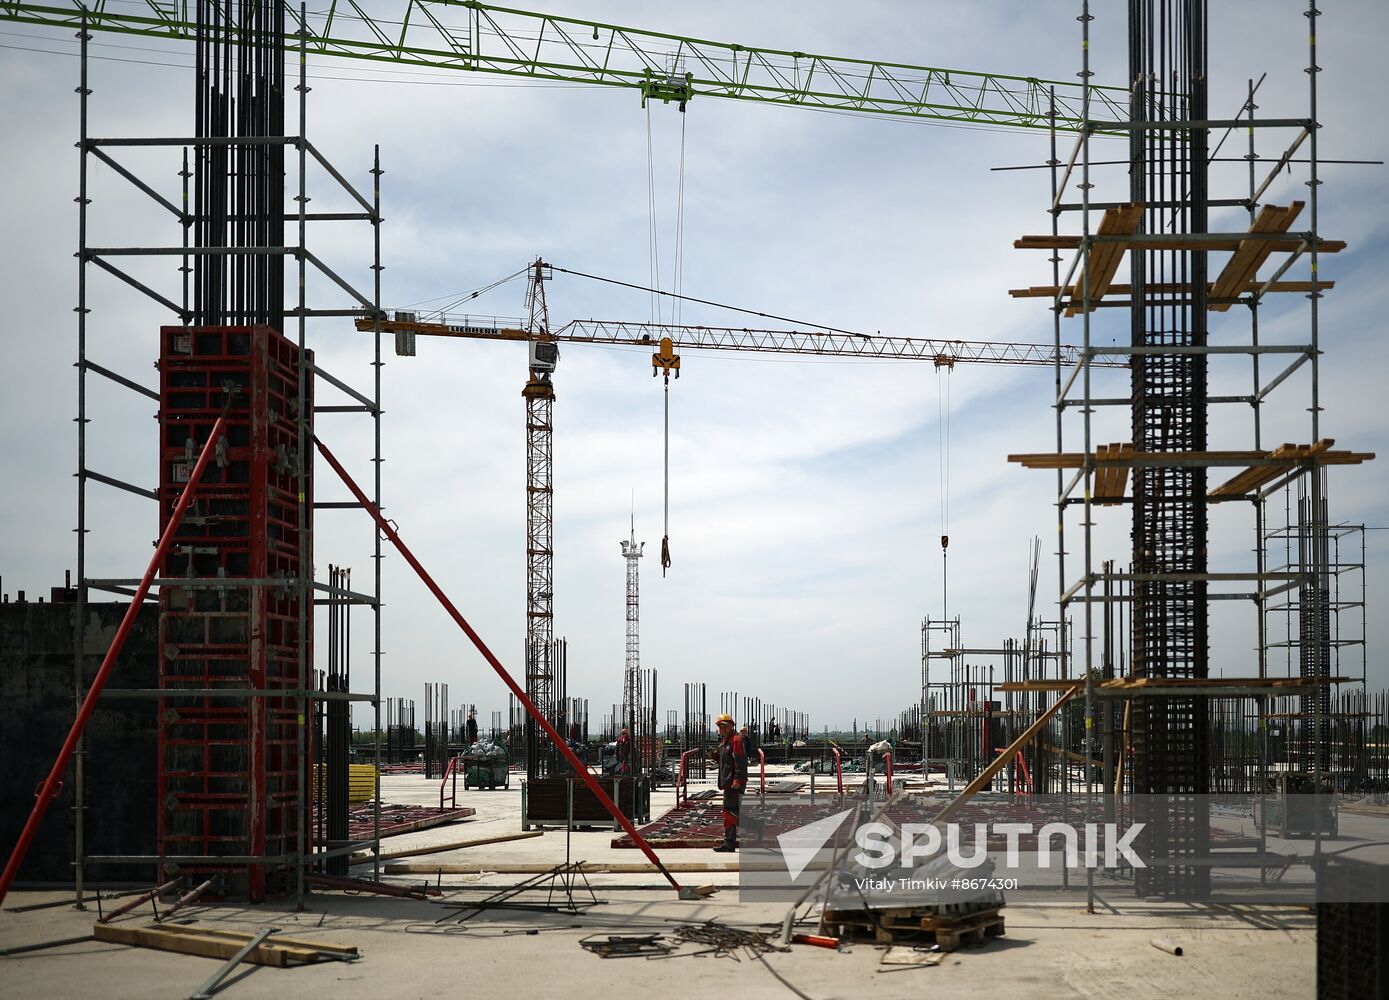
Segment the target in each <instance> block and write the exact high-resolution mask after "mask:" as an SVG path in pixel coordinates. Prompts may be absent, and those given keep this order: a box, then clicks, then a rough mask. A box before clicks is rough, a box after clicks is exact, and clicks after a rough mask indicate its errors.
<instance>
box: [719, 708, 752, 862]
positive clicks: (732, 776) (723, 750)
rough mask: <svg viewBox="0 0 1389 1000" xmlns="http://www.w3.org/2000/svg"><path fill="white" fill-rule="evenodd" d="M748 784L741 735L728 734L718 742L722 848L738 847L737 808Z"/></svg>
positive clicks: (744, 751) (745, 757) (746, 758)
mask: <svg viewBox="0 0 1389 1000" xmlns="http://www.w3.org/2000/svg"><path fill="white" fill-rule="evenodd" d="M747 784H748V755H747V751H746V750H745V749H744V747H743V737H742V735H741V734H739V733H737V732H736V731H735V732H730V733H729V734H728V735H727V736H725V737H724V738H723V739H722V740H721V741H720V742H719V789H720V790H721V791H722V792H723V847H724V849H725V850H732V849H733V848H736V847H737V846H738V807H739V806H740V805H742V801H743V789H745V788H746V787H747Z"/></svg>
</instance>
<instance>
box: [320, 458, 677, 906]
mask: <svg viewBox="0 0 1389 1000" xmlns="http://www.w3.org/2000/svg"><path fill="white" fill-rule="evenodd" d="M313 441H314V444H315V445H316V446H317V447H318V450H319V453H320V454H322V455H323V457H324V458H325V459H326V460H327V462H328V464H329V465H331V466H332V467H333V471H334V472H336V473H337V474H338V478H340V479H341V480H342V481H343V485H345V486H346V487H347V488H348V490H349V491H350V492H351V493H352V495H353V496H354V497H356V498H357V502H358V503H359V504H361V505H362V508H363V509H364V510H365V511H366V512H367V513H368V514H370V515H371V517H372V519H373V520H374V521H375V522H376V525H377V527H378V528H380V529H381V533H382V534H383V535H385V536H386V537H387V538H388V539H390V542H391V544H392V545H394V546H395V547H396V549H397V550H398V551H399V552H400V554H401V555H402V556H404V557H405V561H406V562H407V563H409V564H410V568H411V569H413V570H414V571H415V572H416V573H417V574H418V575H419V578H420V579H421V580H422V581H424V585H425V586H426V587H428V588H429V590H430V593H432V594H433V595H434V596H435V597H436V598H437V599H438V601H439V603H440V604H441V605H443V608H444V610H445V611H447V612H448V613H449V617H450V618H452V619H453V620H454V622H455V623H457V625H458V627H459V628H461V629H462V630H463V632H464V634H465V635H467V637H468V638H469V639H471V640H472V643H473V645H474V646H476V647H477V651H478V652H479V653H481V654H482V658H483V659H484V660H486V661H487V662H488V663H489V664H490V665H491V667H492V669H493V670H495V671H496V673H497V676H498V677H500V678H501V679H502V683H504V684H505V685H506V686H507V687H508V688H510V689H511V693H512V694H514V695H515V696H516V698H517V700H518V701H520V703H521V704H522V705H524V706H525V709H526V712H527V713H529V715H530V717H531V718H532V719H534V720H535V724H536V725H538V726H539V727H540V728H541V729H542V730H544V732H545V735H546V736H548V737H550V741H551V742H552V743H554V745H555V748H556V749H558V750H559V752H560V753H562V754H564V759H565V760H566V761H568V762H569V766H570V767H572V768H573V769H574V773H575V774H577V775H578V776H579V777H580V778H582V779H583V782H584V784H586V785H588V788H589V791H591V792H593V795H594V797H595V798H597V799H598V801H599V803H601V804H602V806H603V808H604V809H606V810H607V811H608V812H609V813H610V814H611V815H612V817H613V819H615V820H616V821H617V822H618V824H619V825H620V826H621V827H622V829H623V830H625V831H626V833H627V836H629V837H631V838H632V843H634V844H636V845H637V846H638V847H640V848H641V851H642V853H643V854H645V855H646V858H647V860H648V861H650V862H651V863H652V864H653V865H655V866H656V868H657V869H658V870H659V871H660V873H661V874H662V875H664V876H665V878H666V881H667V882H669V883H670V884H671V887H672V888H674V889H675V891H676V892H681V889H682V887H681V885H680V883H679V882H677V881H676V880H675V876H674V875H672V874H671V873H670V872H669V871H667V870H666V866H665V865H663V864H661V859H660V858H658V857H657V856H656V852H655V851H654V850H652V849H651V845H650V844H648V843H647V842H646V840H645V838H643V837H642V835H641V834H639V833H637V828H636V827H635V826H633V825H632V821H631V820H629V819H628V818H627V817H626V816H624V815H623V814H622V810H621V809H619V808H618V807H617V805H616V804H615V803H614V802H613V800H612V799H610V798H609V797H608V793H607V792H605V791H603V786H602V785H600V784H598V781H597V779H595V778H594V777H593V775H592V774H590V773H589V770H588V768H587V767H585V766H584V765H583V764H582V763H581V762H580V760H579V758H578V757H577V756H575V754H574V751H573V750H570V749H569V744H568V743H566V742H565V740H564V738H563V737H561V736H560V734H559V732H558V731H557V730H556V729H555V727H554V726H552V725H550V720H549V719H547V718H545V716H544V715H542V714H541V713H540V711H539V709H537V708H536V707H535V704H534V703H533V702H532V701H531V700H530V698H529V697H528V696H527V695H526V692H525V690H524V689H523V688H522V687H521V686H520V685H518V684H517V683H516V681H514V680H513V679H512V677H511V675H510V674H509V673H507V671H506V667H504V666H502V661H501V660H499V659H497V657H496V655H495V654H494V653H493V652H492V650H490V649H488V648H487V643H485V642H483V641H482V637H481V636H480V635H478V634H477V632H475V631H474V630H473V627H472V626H471V625H469V624H468V620H467V619H466V618H464V617H463V615H462V614H461V613H460V612H459V610H458V609H457V608H456V607H454V606H453V602H452V601H450V600H449V599H448V597H447V596H446V595H445V594H444V592H443V591H442V590H440V589H439V585H438V584H437V583H435V582H434V578H433V577H432V576H430V575H429V573H428V572H427V571H426V570H425V568H424V567H423V566H422V565H420V561H419V560H418V559H416V558H415V556H414V553H412V552H411V551H410V549H409V548H408V547H407V546H406V544H405V543H404V542H403V541H401V540H400V535H399V534H397V533H396V530H395V528H394V527H393V526H392V525H391V523H390V522H389V521H387V520H386V519H385V518H384V517H382V516H381V511H380V510H378V509H377V507H376V505H375V504H373V503H372V502H371V501H370V500H368V499H367V495H366V494H365V493H363V492H362V491H361V489H360V488H359V487H358V486H357V484H356V482H354V481H353V479H352V477H351V476H349V475H348V474H347V470H346V469H344V468H343V467H342V465H341V464H340V463H339V462H338V460H337V459H336V458H334V457H333V453H332V452H330V451H329V450H328V449H327V447H325V446H324V444H323V442H322V441H320V440H319V439H318V437H317V436H315V437H314V439H313Z"/></svg>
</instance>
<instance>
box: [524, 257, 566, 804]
mask: <svg viewBox="0 0 1389 1000" xmlns="http://www.w3.org/2000/svg"><path fill="white" fill-rule="evenodd" d="M550 275H551V271H550V266H549V265H548V264H546V263H544V262H543V261H540V260H537V261H536V262H535V263H534V264H533V265H532V266H531V277H530V285H529V287H528V288H527V290H526V305H527V306H528V308H529V310H530V318H529V320H528V322H527V324H526V330H527V332H528V333H529V334H531V335H532V337H533V338H534V339H532V340H531V341H530V378H529V379H528V380H527V381H526V386H525V388H524V389H522V390H521V395H522V397H524V398H525V400H526V694H527V695H528V696H529V697H530V699H531V701H532V702H534V704H535V707H536V708H537V709H538V710H539V711H540V712H541V714H543V715H544V716H545V718H547V719H550V720H553V719H554V718H555V709H556V705H555V690H554V688H555V684H554V675H555V672H554V636H555V620H554V536H555V533H554V481H553V471H554V464H553V460H552V456H553V447H552V445H553V427H554V425H553V423H552V420H551V416H552V411H553V407H554V402H555V388H554V385H553V384H552V383H551V381H550V375H551V374H552V373H553V372H554V370H555V367H556V365H557V364H558V363H559V346H558V345H557V344H555V342H554V341H553V340H551V339H550V312H549V308H548V307H547V306H546V304H545V282H546V281H548V280H549V278H550ZM553 752H554V750H553V748H552V747H550V746H549V741H548V740H547V739H546V738H545V736H544V734H543V733H541V732H540V731H539V730H538V729H537V728H536V726H535V723H534V721H533V720H531V719H530V718H529V717H528V718H527V720H526V775H527V777H528V778H540V777H544V776H545V775H546V774H548V773H549V772H550V767H549V762H550V758H551V756H552V754H553Z"/></svg>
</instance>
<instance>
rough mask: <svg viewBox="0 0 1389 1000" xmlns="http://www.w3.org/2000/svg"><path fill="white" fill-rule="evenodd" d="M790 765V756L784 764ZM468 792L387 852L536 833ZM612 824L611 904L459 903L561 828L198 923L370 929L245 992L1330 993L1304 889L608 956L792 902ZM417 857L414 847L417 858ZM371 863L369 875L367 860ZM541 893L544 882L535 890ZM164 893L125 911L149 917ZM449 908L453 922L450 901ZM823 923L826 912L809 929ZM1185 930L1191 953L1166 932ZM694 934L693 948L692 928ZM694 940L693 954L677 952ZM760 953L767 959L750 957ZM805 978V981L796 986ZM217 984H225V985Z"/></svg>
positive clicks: (260, 979)
mask: <svg viewBox="0 0 1389 1000" xmlns="http://www.w3.org/2000/svg"><path fill="white" fill-rule="evenodd" d="M779 776H780V775H779ZM382 792H383V799H385V801H387V802H395V803H401V804H409V803H418V804H433V805H435V806H437V805H438V796H439V784H438V782H437V780H435V781H426V779H424V778H423V777H422V776H419V775H391V776H386V777H383V779H382ZM673 803H674V796H673V793H672V791H671V790H669V789H662V790H658V791H657V792H656V793H655V794H654V795H653V802H652V813H653V816H659V815H660V814H661V813H663V812H664V811H665V810H666V809H668V808H670V807H671V806H672V805H673ZM458 804H459V805H467V806H468V807H470V808H473V809H475V810H476V814H475V815H474V816H473V817H471V818H470V819H468V820H466V821H464V822H460V823H454V824H451V825H448V826H442V827H437V828H433V829H429V830H423V831H420V832H417V833H410V834H404V835H401V836H397V837H391V838H389V839H388V840H386V841H384V842H383V851H386V852H400V851H404V850H406V849H410V848H417V847H422V846H428V845H435V844H443V843H449V842H454V841H462V840H474V839H482V838H487V837H497V836H504V835H508V834H515V833H519V832H520V789H519V787H518V783H517V782H516V781H513V783H512V787H511V788H510V789H509V790H502V789H498V790H495V791H482V790H473V789H470V790H468V791H466V792H464V791H463V790H462V786H461V784H460V786H459V802H458ZM613 838H614V833H613V831H612V829H611V828H603V829H595V830H591V831H580V832H575V833H573V834H572V835H571V836H570V837H569V838H568V844H567V846H568V856H569V858H570V859H572V860H576V861H577V860H585V861H588V862H592V863H593V864H594V865H595V866H602V865H606V864H614V865H621V866H624V870H622V871H620V872H616V873H611V874H605V873H594V874H592V875H590V876H589V882H590V884H591V885H592V886H593V888H594V890H595V892H596V894H597V896H598V898H599V899H600V900H602V903H601V905H598V906H594V907H592V908H590V909H588V910H587V911H585V912H583V913H581V914H579V915H577V916H576V915H573V914H569V913H546V912H533V911H504V910H492V911H486V912H483V913H479V914H476V915H474V916H472V917H471V918H470V919H468V920H467V921H466V922H465V923H463V924H459V923H458V922H456V920H455V919H448V918H447V916H448V914H450V913H451V912H453V911H451V910H450V909H449V908H448V907H447V905H445V904H448V903H456V902H460V901H463V900H464V899H477V898H480V897H481V896H482V895H484V894H485V893H484V892H480V891H477V890H478V889H479V888H481V887H496V888H502V887H505V886H508V885H512V884H515V883H516V882H518V881H520V880H521V879H523V878H526V877H527V874H526V873H527V872H530V871H535V870H543V869H546V868H549V867H551V866H554V865H558V864H561V863H563V862H564V861H565V860H566V836H565V833H564V831H563V830H552V831H547V832H546V833H545V834H544V835H543V836H540V837H533V838H530V839H524V840H515V841H511V842H505V843H496V844H489V845H486V846H479V847H470V848H463V849H458V850H454V851H449V852H443V853H438V854H429V855H423V856H420V857H417V858H414V859H410V860H411V861H412V862H413V864H415V865H418V866H421V867H422V868H423V867H427V866H438V865H444V866H460V865H461V866H475V869H474V870H472V871H470V872H467V873H461V874H446V875H442V876H435V875H426V874H424V873H421V872H414V873H408V874H395V873H390V874H385V875H384V876H383V880H384V881H386V882H389V883H393V884H397V885H403V886H404V885H419V884H422V883H428V884H430V885H437V886H438V887H439V888H440V889H441V890H442V891H443V896H442V897H440V898H439V899H437V900H433V901H429V902H425V901H419V900H413V899H397V898H386V897H379V896H374V895H348V894H344V893H341V892H315V893H312V894H310V895H309V896H307V897H306V900H305V909H304V910H303V911H297V910H296V907H295V904H294V902H293V901H279V902H274V903H266V904H261V905H255V906H247V905H244V904H219V905H215V906H207V907H197V908H191V909H190V910H188V911H187V916H188V917H189V918H195V919H196V921H197V923H196V924H195V925H194V926H201V927H205V928H216V929H225V930H238V931H248V932H255V931H257V930H260V929H263V928H266V927H275V928H279V929H281V931H282V932H283V933H284V934H286V935H292V936H294V937H298V938H311V939H316V940H322V941H326V942H331V943H334V944H343V945H352V946H356V947H357V948H358V949H359V950H360V953H361V955H362V957H361V959H360V960H359V961H357V962H355V963H351V964H340V963H336V962H330V963H324V964H318V965H309V966H303V967H299V968H292V969H275V968H267V967H259V966H246V967H243V968H241V969H239V970H238V971H236V972H234V973H233V974H232V977H231V978H230V980H229V985H226V984H224V986H223V988H222V991H223V992H225V995H226V996H228V997H229V998H231V1000H236V998H238V997H241V998H246V1000H250V998H253V997H284V996H301V995H318V996H334V997H340V998H353V997H372V998H379V997H386V996H389V997H435V996H438V997H444V996H449V997H455V996H459V995H464V994H466V995H479V996H491V997H567V998H568V997H576V996H600V995H605V994H607V993H609V991H613V992H619V991H620V992H624V993H626V992H630V991H633V990H636V991H639V992H640V991H644V990H645V991H650V992H649V995H653V996H654V995H662V996H666V995H670V996H694V995H704V994H717V993H720V992H723V991H725V990H726V989H728V988H729V987H728V982H729V981H728V980H727V979H726V977H727V976H728V975H730V974H731V973H732V972H733V971H734V970H735V969H736V970H738V971H739V972H740V973H741V974H740V975H739V976H738V979H737V992H738V994H739V995H740V996H741V997H763V996H768V997H771V996H784V995H793V989H792V988H794V991H799V993H800V994H801V995H804V996H808V997H814V998H817V1000H818V998H829V997H862V996H868V995H871V996H874V997H896V996H904V997H905V996H909V995H911V996H915V995H920V994H921V992H922V991H923V990H928V989H929V990H936V991H939V993H938V995H948V996H951V997H976V996H977V997H990V998H993V997H998V996H1013V997H1019V998H1022V997H1027V998H1050V997H1058V998H1060V997H1107V996H1117V995H1120V994H1122V995H1123V996H1125V997H1126V998H1128V1000H1145V998H1149V997H1151V998H1159V997H1164V998H1165V997H1171V996H1182V995H1186V996H1193V997H1195V996H1205V995H1208V994H1209V990H1210V987H1211V984H1212V983H1214V982H1219V983H1221V986H1220V992H1221V994H1222V996H1226V997H1229V998H1231V1000H1234V998H1240V997H1249V998H1256V997H1257V998H1275V997H1306V996H1311V995H1313V993H1314V992H1315V964H1316V963H1315V946H1316V940H1315V933H1316V932H1315V924H1316V921H1315V915H1314V914H1313V913H1312V912H1311V911H1310V910H1309V909H1307V908H1306V907H1276V906H1252V905H1251V906H1220V905H1210V906H1203V905H1189V904H1170V903H1153V902H1143V901H1139V900H1135V899H1133V898H1132V897H1131V896H1129V897H1120V898H1114V896H1113V895H1112V894H1111V895H1110V896H1109V897H1108V898H1107V899H1106V903H1107V906H1108V908H1102V909H1101V910H1100V912H1096V913H1093V914H1091V913H1087V912H1086V911H1085V908H1084V906H1083V905H1077V904H1075V903H1069V902H1068V903H1059V902H1054V903H1046V904H1038V903H1023V902H1020V901H1017V900H1010V902H1009V904H1008V906H1007V907H1006V909H1005V910H1004V914H1005V916H1006V921H1007V929H1006V935H1005V936H1004V937H1001V938H996V939H993V940H992V941H990V942H989V943H988V944H986V945H984V946H982V947H978V948H969V949H963V950H960V951H955V952H951V953H949V954H948V955H946V956H945V958H944V960H943V961H942V962H941V964H939V965H937V966H925V967H921V966H906V967H890V966H885V965H883V964H882V963H881V960H882V957H883V948H882V947H880V946H875V945H873V944H871V943H868V942H856V943H854V944H852V945H851V946H849V947H848V948H847V950H844V951H839V952H836V951H834V950H829V949H824V948H817V947H811V946H804V945H795V946H793V947H792V950H791V951H790V952H788V953H777V952H774V953H771V954H768V955H766V956H765V959H763V960H759V959H756V958H753V957H751V956H750V955H748V954H746V953H743V954H742V955H741V956H740V958H741V961H740V962H738V963H735V962H734V960H733V959H730V958H724V957H717V956H713V955H706V956H700V957H693V956H691V957H676V956H672V957H670V958H668V959H662V960H648V959H644V958H609V959H603V958H600V957H598V956H597V955H594V954H591V953H589V952H588V951H585V950H584V949H583V948H581V947H580V945H579V941H580V939H582V938H584V937H588V936H590V935H595V934H639V933H666V934H669V933H671V932H672V931H673V930H674V928H675V927H676V926H678V925H680V924H682V923H699V922H702V921H706V920H711V919H717V920H719V921H721V922H724V923H727V924H729V925H732V926H737V927H747V928H752V927H756V926H757V925H766V926H767V928H768V929H770V928H771V925H774V924H779V923H780V921H781V919H782V917H783V916H784V914H785V913H786V904H772V903H740V902H739V900H738V895H737V873H736V871H735V870H727V869H728V868H729V867H731V866H732V865H733V864H736V856H730V855H723V854H715V853H713V852H711V851H709V850H707V849H699V850H695V849H684V850H666V851H662V852H661V856H662V859H663V860H664V861H666V862H667V863H670V864H672V865H675V866H679V867H680V868H682V869H685V868H686V866H700V865H708V866H709V867H710V868H711V869H712V870H710V871H707V872H698V873H696V872H689V871H682V873H681V874H680V875H679V876H678V877H679V878H680V880H681V881H682V882H684V883H685V884H687V885H714V886H718V887H720V889H719V891H718V892H716V893H715V894H714V895H713V896H712V897H710V898H708V899H706V900H704V901H701V902H682V901H680V900H678V899H676V898H675V895H674V893H673V892H671V891H670V889H669V888H668V886H667V885H666V883H665V882H664V881H663V880H662V879H661V878H660V876H659V875H657V874H654V873H641V872H633V871H630V870H627V869H626V868H625V866H636V865H640V864H641V863H642V857H641V853H640V852H639V851H634V850H631V849H619V848H614V847H612V846H611V845H612V841H613ZM402 860H404V859H402ZM370 872H371V869H370V866H357V867H356V868H355V869H354V874H367V875H369V874H370ZM65 895H70V894H67V893H61V892H53V891H49V892H34V891H25V892H14V893H12V894H11V895H10V896H9V898H8V899H7V900H6V904H7V907H19V906H25V905H29V904H33V903H37V902H43V901H46V900H51V899H61V898H63V897H64V896H65ZM532 898H533V899H534V898H539V899H542V900H543V898H544V897H543V896H541V897H532ZM150 916H151V913H150V909H149V907H148V906H146V907H144V908H142V909H140V910H137V911H135V912H134V913H132V914H130V915H128V916H125V917H122V918H120V921H119V922H120V923H122V924H127V925H131V926H143V925H145V924H148V923H150ZM441 917H444V918H445V919H443V920H442V921H440V918H441ZM94 919H95V910H94V909H92V910H89V911H87V912H79V911H76V910H74V909H73V908H72V907H56V908H51V909H42V910H33V911H29V912H24V913H14V912H10V911H9V910H8V909H7V910H5V911H3V912H0V949H5V948H14V947H18V946H22V945H27V944H33V943H39V942H44V941H50V940H57V939H61V938H72V937H77V936H80V935H83V934H85V933H87V932H89V931H90V930H91V926H92V923H93V920H94ZM799 929H800V930H805V931H810V932H814V931H815V929H816V928H815V926H814V925H813V924H811V925H809V926H806V927H802V928H799ZM1153 938H1166V939H1169V940H1172V941H1175V942H1177V943H1179V944H1180V945H1181V946H1182V948H1183V950H1184V954H1183V955H1182V956H1181V957H1177V956H1174V955H1171V954H1168V953H1166V952H1164V951H1161V950H1159V949H1158V948H1156V947H1154V946H1153V945H1152V944H1151V941H1152V939H1153ZM682 950H683V951H686V952H688V951H690V950H692V949H691V948H689V947H688V946H687V947H686V948H685V949H682ZM677 955H678V953H677ZM219 964H220V963H219V962H218V961H216V960H213V959H207V958H201V957H196V956H189V955H181V954H172V953H166V952H158V951H151V950H148V949H137V948H131V947H127V946H124V945H118V944H107V943H102V942H96V941H91V942H86V943H82V944H76V945H69V946H66V947H61V948H55V949H52V950H47V951H37V952H31V953H27V954H21V955H15V956H7V957H0V994H3V995H7V996H35V995H47V996H54V997H58V996H61V997H99V998H102V1000H117V998H125V997H141V998H147V997H188V996H190V995H191V994H192V993H193V992H194V991H195V990H196V989H197V988H198V986H199V985H200V984H201V983H202V982H203V981H204V980H205V979H207V977H208V976H210V975H211V974H212V973H213V972H214V971H215V970H216V969H217V968H218V966H219ZM750 966H760V968H757V969H753V968H750ZM788 984H789V986H788ZM219 995H221V994H220V993H219Z"/></svg>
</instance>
